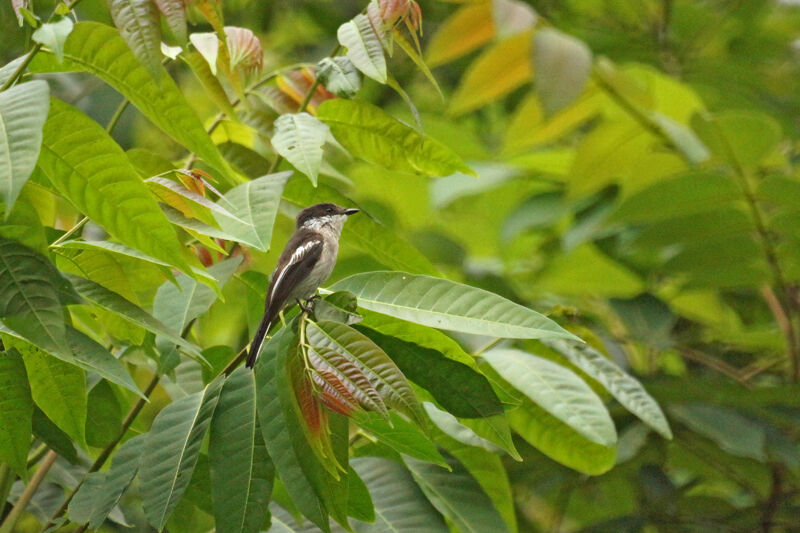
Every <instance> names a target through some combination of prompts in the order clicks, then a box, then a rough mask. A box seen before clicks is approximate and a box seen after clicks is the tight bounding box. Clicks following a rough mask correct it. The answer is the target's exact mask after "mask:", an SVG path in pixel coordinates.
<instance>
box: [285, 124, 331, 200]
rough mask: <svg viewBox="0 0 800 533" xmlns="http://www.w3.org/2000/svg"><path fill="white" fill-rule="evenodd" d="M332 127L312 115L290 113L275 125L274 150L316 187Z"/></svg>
mask: <svg viewBox="0 0 800 533" xmlns="http://www.w3.org/2000/svg"><path fill="white" fill-rule="evenodd" d="M329 134H330V129H329V128H328V126H327V125H326V124H325V123H324V122H321V121H320V120H319V119H317V118H316V117H313V116H312V115H309V114H308V113H287V114H285V115H281V116H280V117H278V119H277V120H276V121H275V131H274V133H273V134H272V146H273V148H275V151H276V152H278V153H279V154H280V155H281V156H283V157H284V159H286V160H287V161H288V162H289V163H291V164H292V165H294V167H295V168H296V169H297V170H299V171H300V172H302V173H303V174H305V175H306V176H308V178H309V179H310V180H311V183H313V184H314V185H315V186H316V184H317V177H318V175H319V167H320V165H321V164H322V146H323V145H324V144H325V140H326V139H327V138H328V135H329Z"/></svg>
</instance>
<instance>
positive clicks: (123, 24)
mask: <svg viewBox="0 0 800 533" xmlns="http://www.w3.org/2000/svg"><path fill="white" fill-rule="evenodd" d="M106 1H107V3H108V8H109V11H111V18H112V19H113V20H114V25H115V26H116V27H117V28H119V34H120V35H121V36H122V38H123V39H125V42H126V43H128V47H129V48H130V49H131V50H132V51H133V53H134V55H135V56H136V58H137V59H138V60H139V61H140V62H141V63H142V64H143V65H144V66H146V67H147V69H148V70H150V72H152V73H153V74H154V75H155V76H157V77H158V76H161V75H162V74H163V70H162V69H161V25H160V24H159V19H158V7H156V3H155V2H153V1H152V0H106Z"/></svg>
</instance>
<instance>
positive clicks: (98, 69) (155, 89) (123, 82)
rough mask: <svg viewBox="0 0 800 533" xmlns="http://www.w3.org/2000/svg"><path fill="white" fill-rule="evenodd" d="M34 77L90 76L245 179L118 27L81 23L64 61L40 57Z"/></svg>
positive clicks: (225, 174) (229, 174)
mask: <svg viewBox="0 0 800 533" xmlns="http://www.w3.org/2000/svg"><path fill="white" fill-rule="evenodd" d="M30 69H31V70H32V71H34V72H75V71H88V72H90V73H92V74H94V75H96V76H98V77H99V78H101V79H102V80H103V81H105V82H107V83H108V84H109V85H111V86H112V87H114V88H115V89H116V90H117V91H119V92H120V93H122V95H123V96H125V97H126V98H128V99H129V100H130V101H131V102H132V103H133V104H134V105H135V106H136V107H137V108H138V109H139V110H140V111H141V112H142V113H143V114H144V115H145V116H146V117H147V118H148V119H149V120H151V121H152V122H153V124H155V125H156V126H158V127H159V128H160V129H162V130H163V131H164V132H165V133H167V134H168V135H169V136H171V137H172V138H173V139H175V140H176V141H178V142H179V143H180V144H182V145H183V146H185V147H186V148H188V149H189V150H191V151H192V152H194V153H195V154H197V155H198V156H199V157H201V158H203V159H204V160H205V161H206V162H208V164H210V165H211V166H213V167H214V168H216V169H217V170H218V171H220V172H221V173H222V178H223V179H224V180H225V181H226V182H227V183H231V184H234V183H236V182H237V180H239V177H238V176H236V175H235V173H234V172H233V170H232V169H230V167H229V165H228V163H227V162H226V161H225V160H224V159H223V158H222V155H221V154H220V153H219V150H218V149H217V147H216V146H215V145H214V143H213V142H211V138H210V137H209V135H208V134H207V133H206V131H205V129H204V128H203V125H202V123H201V122H200V120H199V119H198V118H197V115H196V114H195V112H194V110H193V109H192V108H191V107H190V106H189V104H188V102H187V101H186V99H185V98H184V97H183V95H182V94H181V92H180V90H179V89H178V87H177V86H176V85H175V83H174V82H173V81H172V78H171V77H169V76H168V75H166V74H164V75H162V76H160V77H159V79H158V81H156V80H155V79H153V77H152V76H151V75H150V73H149V72H148V70H147V69H146V68H145V67H144V66H142V65H141V64H140V63H139V61H138V60H137V59H136V57H135V56H134V55H133V53H132V52H131V51H130V49H129V48H128V46H127V44H125V41H124V40H123V39H122V37H120V35H119V33H118V32H117V30H116V29H115V28H111V27H109V26H105V25H103V24H99V23H96V22H80V23H78V24H76V25H75V28H74V29H73V30H72V33H70V36H69V37H68V38H67V42H66V43H65V45H64V62H63V64H58V63H57V61H56V59H55V58H54V57H52V56H48V55H46V54H38V55H37V56H36V58H34V60H33V61H32V62H31V65H30Z"/></svg>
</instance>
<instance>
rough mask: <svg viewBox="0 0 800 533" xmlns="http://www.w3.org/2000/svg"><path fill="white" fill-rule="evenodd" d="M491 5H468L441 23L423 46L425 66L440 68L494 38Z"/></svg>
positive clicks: (476, 3) (485, 3) (477, 3)
mask: <svg viewBox="0 0 800 533" xmlns="http://www.w3.org/2000/svg"><path fill="white" fill-rule="evenodd" d="M492 4H493V2H474V3H468V4H465V5H464V6H463V7H461V8H460V9H458V10H457V11H456V12H454V13H453V14H452V15H450V17H448V18H447V19H445V21H444V22H443V23H442V25H441V26H440V27H439V31H437V32H436V34H434V36H433V39H431V42H430V43H428V45H427V46H426V54H425V59H426V60H427V62H428V64H429V65H430V66H432V67H435V66H438V65H442V64H444V63H447V62H449V61H452V60H454V59H457V58H459V57H461V56H463V55H465V54H468V53H469V52H471V51H473V50H475V49H476V48H478V47H480V46H482V45H483V44H486V43H487V42H489V41H490V40H491V39H492V38H493V37H494V36H495V22H494V20H493V17H492Z"/></svg>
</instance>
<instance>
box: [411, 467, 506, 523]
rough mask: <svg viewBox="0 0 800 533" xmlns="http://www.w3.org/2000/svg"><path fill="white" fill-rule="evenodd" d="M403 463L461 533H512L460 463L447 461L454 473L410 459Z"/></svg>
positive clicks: (478, 485)
mask: <svg viewBox="0 0 800 533" xmlns="http://www.w3.org/2000/svg"><path fill="white" fill-rule="evenodd" d="M404 461H405V463H406V465H407V466H408V468H409V470H410V471H411V474H412V475H413V476H414V479H415V480H416V482H417V484H418V485H419V486H420V488H422V492H424V493H425V495H426V496H427V497H428V499H429V500H430V502H431V503H432V504H433V506H434V507H436V509H438V510H439V512H440V513H442V514H443V515H444V516H445V517H447V518H448V519H450V520H451V521H452V522H453V524H454V525H455V526H456V527H457V528H458V530H459V531H464V532H474V533H482V532H484V531H493V532H497V533H502V532H507V531H509V530H508V527H507V526H506V523H505V521H504V520H503V518H502V517H501V516H500V513H499V512H498V511H497V509H495V507H494V504H493V503H492V500H491V499H489V497H488V496H487V495H486V493H485V492H484V491H483V489H482V488H481V486H480V484H479V483H478V482H477V481H475V478H473V477H472V476H471V475H470V473H469V472H468V471H467V469H466V468H464V466H463V465H462V464H461V463H460V462H458V460H456V459H453V458H450V459H449V460H448V464H449V465H450V469H451V470H452V471H451V472H448V471H447V470H444V469H442V468H441V467H438V466H436V465H432V464H430V463H424V462H422V461H417V460H416V459H412V458H410V457H409V458H404Z"/></svg>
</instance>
